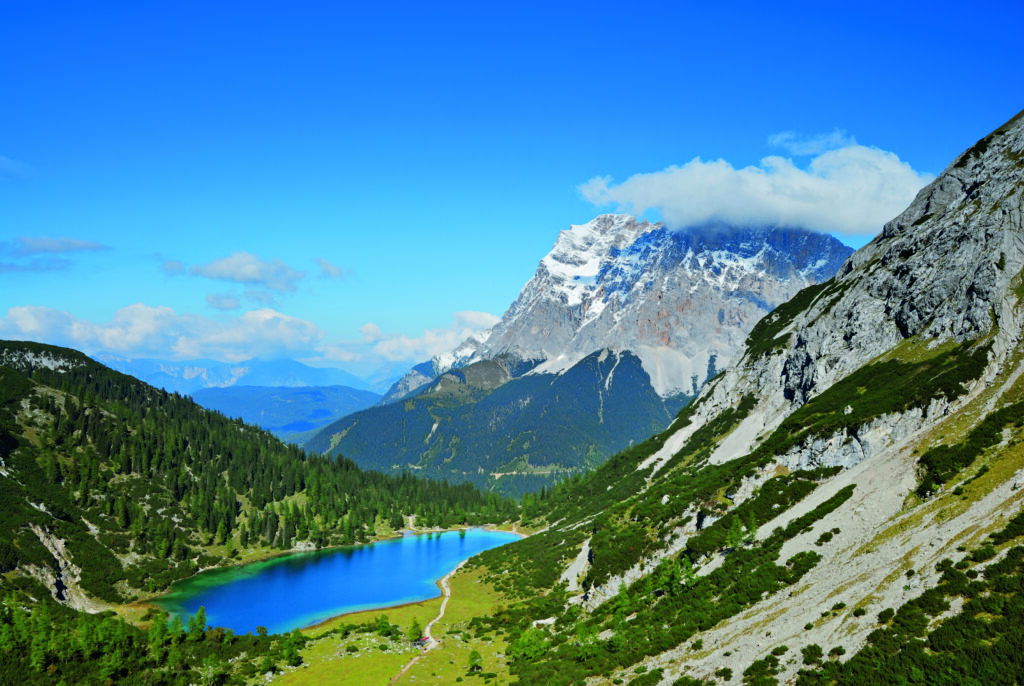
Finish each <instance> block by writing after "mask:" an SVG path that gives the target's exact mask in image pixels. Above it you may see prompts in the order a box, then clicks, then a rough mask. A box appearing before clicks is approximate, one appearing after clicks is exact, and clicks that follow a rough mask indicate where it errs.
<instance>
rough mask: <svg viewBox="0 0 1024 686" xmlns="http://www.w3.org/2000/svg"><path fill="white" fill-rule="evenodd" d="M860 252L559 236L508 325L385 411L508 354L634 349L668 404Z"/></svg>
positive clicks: (443, 364)
mask: <svg viewBox="0 0 1024 686" xmlns="http://www.w3.org/2000/svg"><path fill="white" fill-rule="evenodd" d="M850 253H851V250H850V249H849V248H848V247H846V246H844V245H842V244H841V243H840V242H839V241H837V240H836V239H834V238H832V237H830V236H827V235H824V234H818V233H813V232H809V231H803V230H797V229H780V228H761V229H739V228H735V227H704V228H701V229H692V230H688V231H682V232H680V231H672V230H670V229H668V228H666V227H665V226H663V225H661V224H650V223H648V222H645V221H638V220H637V219H636V218H635V217H633V216H630V215H611V214H609V215H601V216H599V217H597V218H596V219H594V220H593V221H590V222H588V223H586V224H582V225H578V226H572V227H570V228H569V229H568V230H566V231H563V232H561V234H560V235H559V237H558V240H557V241H556V242H555V246H554V248H553V249H552V250H551V252H550V253H549V254H548V255H547V256H546V257H544V259H542V260H541V261H540V264H539V265H538V267H537V272H536V273H535V274H534V276H533V278H531V279H530V281H529V282H528V283H527V284H526V285H525V286H524V287H523V289H522V291H521V292H520V294H519V297H518V298H517V299H516V301H515V302H514V303H513V304H512V306H511V307H509V309H508V311H507V312H506V313H505V315H504V317H502V320H501V321H500V322H499V323H498V324H496V325H495V326H494V327H493V328H492V329H490V330H489V331H487V332H484V333H483V334H481V335H480V336H478V337H477V338H475V339H469V340H467V341H466V342H464V343H463V344H462V345H461V346H460V347H459V348H458V349H457V350H455V351H452V352H451V353H446V354H444V355H439V356H437V357H436V358H434V360H432V361H431V362H430V363H427V364H425V365H421V366H420V367H418V368H417V369H415V370H413V372H411V373H410V374H409V375H407V378H406V379H403V381H401V382H399V384H400V385H398V386H396V388H394V389H392V392H391V393H389V394H388V396H387V397H386V398H385V402H386V401H389V400H394V399H397V398H399V397H401V396H402V395H404V394H406V393H408V392H410V391H412V390H415V389H416V388H418V387H419V386H421V385H423V384H425V383H428V382H429V381H430V380H432V379H433V378H435V377H436V376H437V375H438V374H441V373H444V372H445V371H447V370H449V369H452V368H457V367H460V366H465V365H466V364H470V363H472V362H477V361H480V360H486V359H493V358H495V357H497V356H499V355H504V356H514V357H516V358H518V359H520V360H532V361H537V362H539V363H541V364H540V366H539V367H537V369H536V370H535V372H536V373H546V372H558V371H562V370H565V369H568V368H569V367H571V366H572V365H574V364H576V363H577V362H579V361H580V360H581V359H583V358H584V357H586V356H587V355H589V354H591V353H593V352H594V351H595V350H600V349H602V348H609V349H614V350H629V351H630V352H632V353H633V354H634V355H636V356H637V357H639V358H640V360H641V361H642V362H643V366H644V369H645V370H646V371H647V373H648V375H649V376H650V377H651V383H652V385H653V386H654V388H655V390H657V392H658V393H659V394H660V395H662V396H663V397H668V396H671V395H675V394H680V393H681V394H686V395H694V394H695V393H696V392H697V390H698V389H699V388H700V386H701V385H702V384H703V383H704V381H705V380H706V379H707V378H709V376H710V375H713V373H714V370H715V369H722V368H723V367H725V366H726V365H728V364H729V363H730V362H732V361H733V360H734V359H735V358H736V356H737V354H738V353H739V352H740V351H741V350H742V346H743V339H744V338H745V336H746V334H747V332H748V331H749V330H750V328H751V327H752V326H753V325H754V323H755V322H756V321H757V320H758V319H760V318H761V317H762V316H764V315H765V314H766V313H767V312H769V311H770V310H771V309H772V308H774V307H775V306H776V305H778V304H779V303H781V302H784V301H786V300H788V299H789V298H790V297H791V296H792V295H794V294H795V293H796V292H797V291H799V290H800V289H801V288H804V287H805V286H808V285H810V284H814V283H818V282H820V281H823V280H825V279H828V278H830V277H831V276H832V275H833V274H835V272H836V270H837V269H838V268H839V265H841V264H842V262H843V260H845V259H846V258H847V257H848V256H849V255H850Z"/></svg>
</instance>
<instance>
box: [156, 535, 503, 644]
mask: <svg viewBox="0 0 1024 686" xmlns="http://www.w3.org/2000/svg"><path fill="white" fill-rule="evenodd" d="M516 540H519V537H518V536H516V535H515V534H511V533H508V532H505V531H484V530H483V529H469V530H468V531H465V532H457V531H449V532H445V533H440V534H420V535H415V536H405V537H403V538H398V539H394V540H390V541H382V542H380V543H373V544H370V545H363V546H354V547H351V548H335V549H332V550H318V551H314V552H308V553H294V554H291V555H286V556H283V557H278V558H274V559H273V560H266V561H263V562H254V563H252V564H248V565H244V566H240V567H230V568H226V569H213V570H209V571H207V572H203V573H202V574H198V575H196V576H195V577H192V578H191V579H185V580H184V581H181V582H179V583H177V584H175V585H174V586H173V587H172V589H171V592H170V593H168V594H167V595H164V596H161V597H160V598H156V599H154V600H153V602H154V603H155V604H157V605H159V606H161V607H163V608H164V609H165V610H167V611H169V612H171V613H172V615H175V614H178V615H182V619H185V616H186V615H193V614H195V612H196V610H198V609H199V607H200V606H205V607H206V617H207V623H208V624H209V625H210V626H223V627H227V628H230V629H233V630H234V631H235V632H236V633H245V632H247V631H255V630H256V627H258V626H265V627H267V629H269V630H270V632H271V633H281V632H286V631H291V630H292V629H295V628H297V627H306V626H310V625H311V624H316V623H317V622H321V621H323V620H325V619H328V618H329V617H333V616H335V615H340V614H342V613H345V612H353V611H357V610H367V609H371V608H383V607H388V606H393V605H401V604H403V603H411V602H417V601H420V600H427V599H429V598H436V597H438V596H439V595H440V594H441V591H440V590H439V589H438V587H437V584H436V582H437V580H438V579H440V578H441V577H442V576H444V575H445V574H447V573H448V572H450V571H452V570H453V569H455V567H456V566H457V565H458V564H459V563H460V562H462V561H463V560H465V559H468V558H470V557H472V556H473V555H475V554H477V553H479V552H481V551H483V550H488V549H490V548H496V547H498V546H500V545H504V544H506V543H511V542H512V541H516Z"/></svg>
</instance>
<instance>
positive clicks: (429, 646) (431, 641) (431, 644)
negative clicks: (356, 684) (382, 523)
mask: <svg viewBox="0 0 1024 686" xmlns="http://www.w3.org/2000/svg"><path fill="white" fill-rule="evenodd" d="M464 564H466V561H465V560H463V561H462V562H460V563H459V566H458V567H456V568H455V569H453V570H452V571H450V572H448V573H447V574H445V575H444V576H443V577H441V581H439V582H438V585H439V586H440V587H441V593H442V594H443V595H444V598H442V600H441V609H440V610H439V611H438V613H437V616H436V617H434V618H433V619H432V620H430V621H429V622H428V623H427V626H426V628H425V629H423V637H424V638H426V639H427V642H426V643H425V644H423V650H421V651H420V652H419V654H418V655H416V657H414V658H413V659H411V660H409V662H408V663H406V665H405V666H404V667H402V670H401V671H400V672H399V673H398V674H396V675H395V676H394V677H392V679H391V680H390V681H389V682H388V683H389V684H394V683H396V682H397V681H398V680H399V679H401V678H402V677H403V676H404V675H405V673H406V672H408V671H409V670H410V669H412V666H413V665H414V664H416V663H417V662H419V659H420V658H421V657H423V656H424V655H425V654H426V653H427V651H428V650H433V649H434V648H440V647H441V646H442V645H443V643H442V642H441V641H439V640H437V639H436V638H434V636H433V634H431V633H430V630H431V629H433V628H434V625H435V624H436V623H437V622H438V621H439V620H440V619H441V618H442V617H444V611H445V608H447V607H448V599H449V598H451V597H452V590H451V588H450V587H449V586H448V580H449V579H451V578H452V577H453V576H454V575H455V573H456V572H458V571H459V569H461V568H462V565H464Z"/></svg>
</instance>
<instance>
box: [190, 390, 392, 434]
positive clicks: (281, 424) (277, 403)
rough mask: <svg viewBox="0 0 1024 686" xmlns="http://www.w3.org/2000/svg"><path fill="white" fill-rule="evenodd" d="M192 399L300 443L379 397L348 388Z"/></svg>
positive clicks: (210, 393)
mask: <svg viewBox="0 0 1024 686" xmlns="http://www.w3.org/2000/svg"><path fill="white" fill-rule="evenodd" d="M192 399H193V400H195V401H196V402H197V403H199V404H200V405H202V406H203V407H205V408H206V409H208V410H217V411H218V412H220V413H222V414H224V415H226V416H228V417H232V418H234V417H241V418H242V420H243V421H244V422H246V423H247V424H255V425H257V426H260V427H262V428H264V429H266V430H268V431H270V432H272V433H273V434H275V435H276V436H277V437H278V438H281V439H283V440H286V441H291V442H296V443H301V442H302V441H303V440H304V439H305V438H308V437H310V436H312V434H313V433H315V432H316V430H317V429H319V428H320V427H323V426H325V425H327V424H330V423H331V422H334V421H337V420H338V419H341V418H342V417H344V416H346V415H349V414H351V413H353V412H356V411H357V410H362V409H364V408H367V407H370V406H371V405H373V404H374V403H376V402H377V401H378V400H380V395H379V394H378V393H373V392H372V391H362V390H358V389H355V388H349V387H348V386H303V387H284V386H279V387H273V386H228V387H227V388H200V389H199V390H197V391H195V392H194V393H192Z"/></svg>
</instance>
